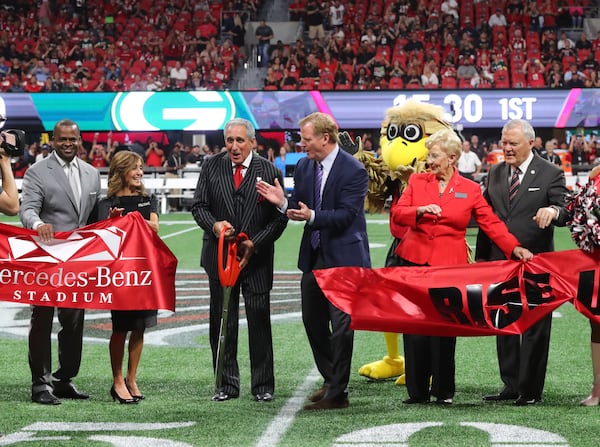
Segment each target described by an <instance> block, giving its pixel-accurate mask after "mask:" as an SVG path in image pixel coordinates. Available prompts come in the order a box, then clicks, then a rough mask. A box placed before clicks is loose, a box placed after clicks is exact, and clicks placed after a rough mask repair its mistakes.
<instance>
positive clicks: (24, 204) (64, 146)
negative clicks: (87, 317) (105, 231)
mask: <svg viewBox="0 0 600 447" xmlns="http://www.w3.org/2000/svg"><path fill="white" fill-rule="evenodd" d="M52 142H53V147H54V153H53V154H52V155H50V156H48V157H46V158H45V159H43V160H41V161H38V162H37V163H35V164H33V165H32V166H31V167H30V168H29V169H28V170H27V172H26V173H25V177H24V178H23V189H22V201H21V213H20V216H21V222H22V223H23V226H24V227H25V228H29V229H33V230H36V231H37V232H38V235H39V237H40V239H41V240H42V241H43V242H49V241H51V240H52V238H53V237H54V233H55V232H59V231H72V230H75V229H77V228H79V227H82V226H84V225H86V224H88V223H91V222H94V221H96V216H97V204H98V200H99V196H100V173H99V172H98V170H97V169H95V168H94V167H92V166H91V165H89V164H87V163H85V162H83V161H81V160H79V159H78V158H77V157H76V155H77V152H78V151H79V148H80V147H81V135H80V132H79V126H78V125H77V123H75V122H74V121H71V120H66V119H65V120H61V121H59V122H57V123H56V125H55V126H54V135H53V139H52ZM83 317H84V310H83V309H66V308H58V320H59V322H60V324H61V330H60V331H59V333H58V362H59V366H58V369H57V370H56V371H55V372H54V373H51V369H52V364H51V359H52V352H51V344H50V335H51V332H52V319H53V318H54V308H53V307H46V306H32V313H31V323H30V329H29V366H30V368H31V380H32V385H31V400H32V401H33V402H36V403H39V404H45V405H58V404H60V400H59V398H61V397H62V398H66V399H87V398H89V396H88V395H87V394H85V393H82V392H80V391H79V390H77V388H76V387H75V385H73V383H72V379H73V377H75V376H76V375H77V373H78V372H79V366H80V364H81V348H82V339H83Z"/></svg>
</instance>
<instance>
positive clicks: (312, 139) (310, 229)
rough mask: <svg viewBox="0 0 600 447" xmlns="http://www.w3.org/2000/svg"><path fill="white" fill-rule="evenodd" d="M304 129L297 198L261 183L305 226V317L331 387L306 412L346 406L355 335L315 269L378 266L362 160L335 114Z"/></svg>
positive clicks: (317, 117)
mask: <svg viewBox="0 0 600 447" xmlns="http://www.w3.org/2000/svg"><path fill="white" fill-rule="evenodd" d="M299 124H300V135H301V138H302V139H301V142H300V144H301V146H302V148H303V149H304V151H305V152H306V155H307V156H306V157H305V158H302V159H301V160H300V161H299V162H298V165H297V166H296V170H295V173H294V192H293V194H292V197H291V199H290V200H289V202H288V201H287V199H286V198H285V196H284V195H283V192H282V189H281V187H280V185H278V184H277V183H275V185H269V184H267V183H265V182H259V183H258V184H257V189H258V191H259V193H260V194H262V195H263V196H264V197H265V198H266V199H267V200H269V201H271V202H272V203H274V204H275V205H277V206H278V207H279V209H280V210H282V211H286V213H287V216H288V218H290V219H291V220H295V221H304V222H306V225H305V227H304V233H303V235H302V241H301V243H300V255H299V258H298V267H299V268H300V270H301V271H302V273H303V275H302V281H301V292H302V320H303V322H304V327H305V329H306V334H307V336H308V340H309V343H310V346H311V348H312V351H313V356H314V359H315V363H316V365H317V368H318V369H319V372H320V373H321V375H322V376H323V379H324V384H323V386H322V387H321V388H320V389H319V390H318V391H317V392H315V393H314V394H312V395H311V396H310V397H309V399H310V400H311V401H312V402H313V403H312V404H309V405H307V406H305V407H304V409H305V410H329V409H335V408H346V407H347V406H348V405H349V402H348V381H349V379H350V363H351V361H352V348H353V342H354V332H353V331H352V330H351V329H350V316H349V315H347V314H346V313H344V312H342V311H341V310H340V309H338V308H336V307H335V306H333V305H332V304H331V303H330V302H329V301H328V300H327V298H326V297H325V295H324V294H323V292H322V291H321V289H320V287H319V285H318V284H317V282H316V280H315V277H314V274H313V270H315V269H322V268H331V267H342V266H359V267H370V266H371V260H370V256H369V242H368V239H367V224H366V220H365V213H364V201H365V196H366V194H367V186H368V176H367V172H366V170H365V168H364V166H363V165H362V164H361V163H359V162H358V161H357V160H356V159H355V158H354V157H352V156H351V155H349V154H348V153H346V152H345V151H343V150H340V148H339V146H338V129H337V125H336V123H335V121H334V120H333V119H332V118H331V117H330V116H329V115H326V114H324V113H319V112H316V113H312V114H310V115H308V116H306V117H305V118H303V119H302V120H300V123H299ZM319 170H322V171H321V173H319ZM318 176H320V177H321V181H320V188H319V185H317V184H316V183H317V182H315V180H316V178H317V177H318Z"/></svg>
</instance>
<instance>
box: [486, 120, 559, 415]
mask: <svg viewBox="0 0 600 447" xmlns="http://www.w3.org/2000/svg"><path fill="white" fill-rule="evenodd" d="M534 142H535V131H534V130H533V127H531V125H530V124H529V123H528V122H527V121H524V120H520V119H515V120H511V121H509V122H508V123H506V124H505V126H504V128H503V129H502V149H503V151H504V162H502V163H499V164H497V165H495V166H493V167H492V169H491V170H490V172H489V175H488V183H487V189H486V191H485V193H484V196H485V198H486V199H487V201H488V202H489V203H490V205H491V206H492V208H493V209H494V212H495V213H496V214H497V215H498V217H499V218H500V219H502V220H503V221H504V222H505V223H506V226H507V227H508V229H509V230H510V232H511V233H512V234H514V235H515V236H516V237H517V239H519V241H520V242H521V244H522V245H523V246H524V247H526V248H528V249H529V250H531V251H532V252H533V253H543V252H547V251H554V226H565V225H566V223H567V220H568V217H569V216H568V213H567V210H566V209H565V195H566V194H567V192H568V191H567V188H566V186H565V176H564V173H563V171H562V170H561V169H560V168H559V167H557V166H555V165H553V164H552V163H549V162H548V161H547V160H544V159H542V158H541V157H540V156H538V155H536V154H534V153H533V152H532V147H533V145H534ZM475 257H476V259H477V260H499V259H504V255H503V254H502V252H501V251H500V250H499V249H498V247H497V246H496V245H495V244H493V243H492V242H491V241H490V240H489V239H488V238H487V237H486V236H485V234H484V233H483V232H481V231H480V232H479V234H478V236H477V247H476V253H475ZM551 325H552V315H548V316H546V317H544V318H542V319H541V320H540V321H538V322H537V323H536V324H534V325H533V326H532V327H531V328H529V329H528V330H527V331H525V332H524V333H523V334H522V335H506V336H499V337H498V338H497V351H498V364H499V367H500V377H501V379H502V382H503V383H504V387H503V388H502V390H501V391H500V392H499V393H498V394H490V395H487V396H484V398H483V399H484V400H485V401H504V400H513V401H514V404H515V405H518V406H524V405H534V404H536V403H538V402H540V401H541V400H542V392H543V389H544V381H545V377H546V365H547V363H548V348H549V345H550V328H551Z"/></svg>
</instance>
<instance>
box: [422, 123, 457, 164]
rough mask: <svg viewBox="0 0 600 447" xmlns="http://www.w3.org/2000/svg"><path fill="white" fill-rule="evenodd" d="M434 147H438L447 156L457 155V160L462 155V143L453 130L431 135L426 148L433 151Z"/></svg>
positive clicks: (442, 130) (426, 142) (440, 131)
mask: <svg viewBox="0 0 600 447" xmlns="http://www.w3.org/2000/svg"><path fill="white" fill-rule="evenodd" d="M434 145H438V146H439V147H440V149H441V150H442V151H443V152H445V153H446V154H447V155H452V154H454V155H456V159H457V160H458V159H459V157H460V156H461V154H462V141H461V140H460V137H459V136H458V135H456V132H454V131H453V130H452V129H441V130H438V131H437V132H434V133H433V134H431V135H430V136H429V138H427V141H425V146H426V147H427V149H431V148H432V147H433V146H434Z"/></svg>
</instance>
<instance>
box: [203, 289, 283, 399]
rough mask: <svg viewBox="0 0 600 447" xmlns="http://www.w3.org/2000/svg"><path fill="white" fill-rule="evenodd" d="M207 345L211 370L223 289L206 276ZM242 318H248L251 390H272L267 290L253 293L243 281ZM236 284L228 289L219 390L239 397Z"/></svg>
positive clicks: (263, 391)
mask: <svg viewBox="0 0 600 447" xmlns="http://www.w3.org/2000/svg"><path fill="white" fill-rule="evenodd" d="M209 284H210V347H211V349H212V358H213V370H214V368H215V367H216V359H217V346H218V343H219V328H220V323H221V315H222V313H223V288H222V287H221V284H220V282H219V281H218V280H216V279H210V280H209ZM241 289H242V294H243V297H244V306H245V311H246V319H247V321H248V343H249V351H250V372H251V393H252V395H256V394H261V393H271V394H273V393H274V391H275V377H274V374H273V339H272V335H271V309H270V292H263V293H254V292H253V291H252V290H251V288H250V287H249V286H248V285H246V283H243V284H242V286H241ZM239 298H240V283H239V282H238V284H236V286H235V287H233V289H232V290H231V297H230V300H229V315H228V322H227V332H226V340H225V360H224V365H223V387H222V391H224V392H225V393H227V394H229V395H231V396H239V393H240V370H239V365H238V361H237V347H238V326H239V307H240V305H239V302H240V299H239Z"/></svg>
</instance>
